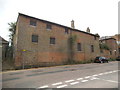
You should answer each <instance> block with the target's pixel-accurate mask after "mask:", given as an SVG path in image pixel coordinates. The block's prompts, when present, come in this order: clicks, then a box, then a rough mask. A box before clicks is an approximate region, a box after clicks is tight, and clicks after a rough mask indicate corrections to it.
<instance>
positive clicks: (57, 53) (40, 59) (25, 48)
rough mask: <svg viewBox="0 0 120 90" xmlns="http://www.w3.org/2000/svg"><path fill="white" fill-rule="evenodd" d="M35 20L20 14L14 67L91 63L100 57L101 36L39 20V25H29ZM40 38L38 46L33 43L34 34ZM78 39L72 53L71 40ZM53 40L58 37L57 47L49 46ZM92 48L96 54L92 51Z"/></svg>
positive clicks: (56, 39)
mask: <svg viewBox="0 0 120 90" xmlns="http://www.w3.org/2000/svg"><path fill="white" fill-rule="evenodd" d="M31 19H33V20H36V19H34V18H30V17H26V16H22V15H19V17H18V21H17V31H16V34H15V39H14V47H15V55H14V56H15V65H16V66H22V64H23V63H24V64H25V65H38V64H40V65H43V64H46V63H49V64H51V65H58V64H63V63H65V62H67V61H68V59H70V58H71V55H73V56H72V59H73V60H75V61H82V60H90V59H93V58H95V57H96V56H97V55H99V54H100V49H99V37H96V40H95V36H94V35H91V34H87V33H83V32H79V31H76V30H72V29H70V28H69V29H68V30H69V33H68V34H66V33H65V27H62V26H59V25H55V24H51V23H49V22H43V21H40V20H36V21H37V25H36V26H31V25H30V20H31ZM47 23H48V24H51V25H52V30H47V29H46V24H47ZM33 34H34V35H38V43H34V42H32V41H31V37H32V35H33ZM71 36H75V37H76V39H75V40H74V41H75V42H74V45H73V46H72V47H73V48H72V49H73V50H72V54H71V52H70V48H69V38H70V37H71ZM50 37H54V38H55V44H54V45H51V44H50ZM77 43H81V47H82V51H78V50H77ZM91 45H93V46H94V52H91Z"/></svg>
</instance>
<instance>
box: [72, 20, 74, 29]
mask: <svg viewBox="0 0 120 90" xmlns="http://www.w3.org/2000/svg"><path fill="white" fill-rule="evenodd" d="M71 28H73V29H75V26H74V20H72V21H71Z"/></svg>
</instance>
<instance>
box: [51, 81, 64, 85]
mask: <svg viewBox="0 0 120 90" xmlns="http://www.w3.org/2000/svg"><path fill="white" fill-rule="evenodd" d="M59 84H62V82H58V83H54V84H52V85H59Z"/></svg>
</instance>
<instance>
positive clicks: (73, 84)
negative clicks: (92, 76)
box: [70, 82, 79, 85]
mask: <svg viewBox="0 0 120 90" xmlns="http://www.w3.org/2000/svg"><path fill="white" fill-rule="evenodd" d="M78 83H79V82H73V83H70V84H71V85H75V84H78Z"/></svg>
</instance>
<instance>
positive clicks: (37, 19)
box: [19, 13, 99, 37]
mask: <svg viewBox="0 0 120 90" xmlns="http://www.w3.org/2000/svg"><path fill="white" fill-rule="evenodd" d="M19 15H20V16H25V17H28V18H33V19H36V20H39V21H42V22H45V23H50V24H54V25H57V26H61V27H64V28H68V29H70V30H74V31H77V32H82V33H85V34H88V35H92V36H96V37H99V35H96V34H91V33H88V32H85V31H81V30H78V29H73V28H71V27H68V26H64V25H61V24H57V23H54V22H50V21H47V20H43V19H39V18H36V17H32V16H28V15H25V14H22V13H19Z"/></svg>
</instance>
